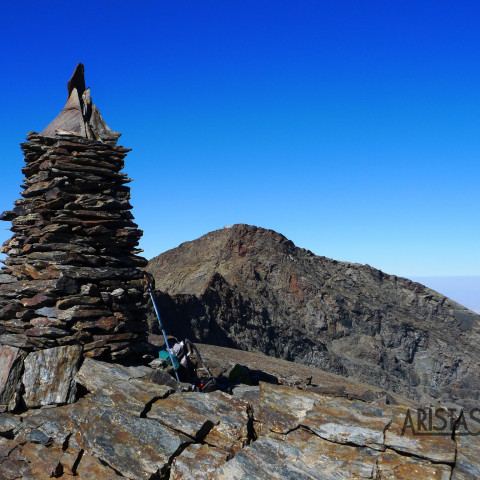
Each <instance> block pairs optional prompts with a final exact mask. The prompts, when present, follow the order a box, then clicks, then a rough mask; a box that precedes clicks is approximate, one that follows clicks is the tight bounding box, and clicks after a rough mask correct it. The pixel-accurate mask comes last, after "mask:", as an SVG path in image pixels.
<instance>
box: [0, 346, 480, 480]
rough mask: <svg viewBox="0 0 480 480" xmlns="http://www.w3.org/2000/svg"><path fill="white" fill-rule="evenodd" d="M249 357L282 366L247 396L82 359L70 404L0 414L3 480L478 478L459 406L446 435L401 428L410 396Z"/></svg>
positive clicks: (473, 441) (146, 369) (472, 447)
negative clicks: (186, 386) (185, 386)
mask: <svg viewBox="0 0 480 480" xmlns="http://www.w3.org/2000/svg"><path fill="white" fill-rule="evenodd" d="M200 350H201V352H202V353H208V352H206V350H205V348H204V347H203V346H201V347H200ZM232 353H233V352H232ZM205 356H208V355H205ZM249 361H251V363H252V364H254V363H255V364H261V365H263V366H264V369H265V371H264V372H265V373H268V374H270V377H271V378H274V377H275V376H278V379H277V381H276V382H273V383H263V382H262V383H260V385H259V386H256V387H252V386H251V387H248V388H249V389H251V392H253V391H255V392H256V397H257V398H256V401H255V402H253V403H252V402H250V401H248V400H245V399H244V398H242V393H240V395H237V390H238V389H240V391H241V388H240V387H235V388H234V390H233V395H228V394H225V393H221V392H214V393H209V394H202V393H198V392H181V391H178V390H177V391H175V390H174V389H171V388H166V387H165V386H164V385H158V384H155V383H154V382H153V381H152V378H153V377H154V375H153V372H152V369H150V368H149V367H146V366H137V367H135V366H130V367H125V366H121V365H118V364H111V363H104V362H100V361H98V360H95V359H86V360H85V362H84V363H83V365H82V367H81V369H80V370H79V372H78V374H77V377H76V380H77V381H78V382H79V383H80V384H81V385H82V387H83V388H84V396H83V397H82V398H81V399H79V400H78V401H77V402H76V403H74V404H69V405H64V406H59V407H54V408H47V409H35V410H29V411H28V412H25V413H23V414H22V415H12V414H9V413H3V414H0V478H2V479H3V478H4V479H8V480H10V479H11V480H14V479H15V480H27V479H31V478H36V479H43V478H63V479H67V478H77V479H78V480H90V479H91V478H102V479H103V478H105V479H120V478H129V479H132V480H137V479H138V480H153V479H167V478H169V479H171V480H180V479H183V480H185V479H192V480H193V479H195V480H200V479H205V480H214V479H217V480H220V479H225V480H227V479H228V480H230V479H232V478H235V479H245V480H247V479H250V480H251V479H262V480H266V479H278V480H284V479H292V480H293V479H295V480H298V479H308V480H312V479H318V480H325V479H338V478H349V479H350V478H351V479H364V478H371V479H405V480H410V479H417V478H418V479H420V478H421V479H438V480H448V479H450V478H456V479H463V480H474V479H476V478H478V472H479V470H478V468H479V461H478V451H479V450H478V442H477V438H478V437H473V436H470V437H467V436H465V433H466V431H465V429H464V428H463V427H462V426H461V425H460V423H459V422H458V421H457V420H458V415H459V413H460V410H456V412H455V415H456V417H455V423H454V424H453V425H448V426H447V428H446V429H445V431H443V432H442V433H443V435H441V436H439V435H431V436H428V435H414V434H412V432H411V431H407V432H403V433H402V430H403V429H402V426H403V424H404V420H405V415H406V412H407V411H410V410H412V409H413V407H412V404H411V402H409V401H408V400H406V399H405V402H406V403H405V405H393V406H392V405H386V404H385V403H384V402H382V401H378V400H373V401H372V400H360V399H359V398H360V397H363V394H362V392H363V393H365V392H368V391H370V389H372V388H374V387H371V386H368V385H362V384H359V383H354V382H351V381H346V380H343V379H341V378H338V377H336V376H335V375H332V374H327V373H325V372H322V371H319V370H316V369H313V368H307V367H304V370H302V372H301V373H300V374H301V375H303V373H304V372H306V371H307V370H308V373H309V378H310V379H323V380H324V382H325V384H326V385H333V384H334V383H336V384H337V386H338V391H339V392H342V391H343V392H345V393H344V394H340V393H337V394H332V393H324V392H323V393H319V391H320V390H318V391H313V390H311V389H309V388H307V386H306V385H305V383H303V384H302V385H299V386H295V385H279V384H278V383H279V382H283V383H287V382H288V380H287V378H290V375H289V369H288V366H287V365H286V364H287V363H288V362H284V361H277V362H275V365H274V368H273V370H271V369H270V365H269V359H268V358H267V357H265V356H263V355H260V354H256V355H254V354H250V355H249ZM224 367H226V365H225V364H224ZM291 367H292V368H295V366H294V365H291ZM305 369H306V370H305ZM274 374H275V375H274ZM343 382H345V383H343ZM313 387H315V386H312V388H313ZM317 387H321V385H317ZM155 389H157V392H155ZM353 394H355V395H356V396H357V397H358V398H352V395H353ZM365 398H366V397H365ZM397 400H398V401H402V399H400V398H398V397H397ZM141 405H143V408H141ZM412 411H413V410H412ZM437 420H438V419H437Z"/></svg>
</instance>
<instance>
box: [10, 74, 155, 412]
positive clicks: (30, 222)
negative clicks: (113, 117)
mask: <svg viewBox="0 0 480 480" xmlns="http://www.w3.org/2000/svg"><path fill="white" fill-rule="evenodd" d="M68 93H69V96H68V101H67V104H66V106H65V108H64V109H63V110H62V112H61V113H60V114H59V115H58V116H57V118H56V119H55V120H54V121H53V122H52V123H51V124H50V125H48V126H47V127H46V128H45V130H44V131H43V132H42V133H41V134H38V133H35V132H30V133H29V134H28V136H27V140H28V141H27V142H26V143H22V144H21V148H22V150H23V152H24V154H25V159H24V160H25V163H26V165H25V166H24V167H23V169H22V172H23V173H24V175H25V178H24V180H23V182H24V184H23V185H22V187H23V191H22V192H21V196H22V198H20V199H19V200H17V201H15V207H14V209H13V210H12V211H7V212H4V213H3V214H2V215H1V216H0V219H2V220H7V221H11V222H12V228H11V230H12V232H13V237H12V238H10V240H8V241H7V242H5V243H4V245H3V248H2V249H1V251H2V253H5V254H6V255H7V258H6V260H5V261H4V264H5V265H4V266H3V267H2V269H1V271H0V367H1V368H0V370H1V371H0V411H1V410H2V408H4V409H6V408H10V409H12V408H15V406H16V405H19V404H23V405H25V404H26V405H28V406H31V407H35V406H38V405H42V404H48V403H65V402H68V401H71V400H72V399H73V398H74V395H73V396H72V389H71V388H70V387H71V386H70V385H67V386H66V385H58V382H57V381H52V382H46V383H45V382H44V383H41V382H40V384H38V378H37V379H36V378H32V376H33V377H35V376H38V372H39V371H40V370H41V365H39V362H40V363H42V362H43V363H45V362H46V359H48V365H49V366H52V365H53V366H54V365H57V364H58V365H59V368H60V366H61V372H60V370H59V372H57V374H58V375H55V372H53V377H52V378H53V379H55V378H62V379H63V380H62V381H61V382H62V383H65V382H67V383H68V382H70V381H71V378H72V375H74V373H75V372H76V369H77V368H78V365H79V362H80V361H81V358H82V356H90V357H101V358H105V359H112V360H116V359H120V358H123V357H127V356H129V355H131V354H132V353H136V352H139V351H142V349H143V346H144V345H145V332H146V330H147V324H146V320H145V299H146V296H145V293H144V289H143V279H142V271H141V270H140V268H141V267H143V266H145V265H146V263H147V261H146V260H145V259H144V258H143V257H140V256H138V255H137V253H139V252H141V250H138V249H136V247H137V245H138V241H139V239H140V237H141V235H142V232H141V230H139V229H138V226H137V225H136V224H135V223H134V222H133V215H132V214H131V212H130V209H131V208H132V206H131V205H130V203H129V199H130V188H129V187H127V186H126V184H127V183H128V182H130V181H131V180H130V179H129V178H128V177H127V176H126V174H125V173H122V172H121V170H122V168H123V167H124V157H125V155H126V153H127V152H128V151H129V150H128V149H125V148H123V147H121V146H117V145H116V141H117V139H118V137H119V135H120V134H118V133H115V132H112V131H111V130H110V129H109V128H108V127H107V125H106V124H105V122H104V121H103V120H102V117H101V115H100V113H99V111H98V109H97V108H96V107H95V105H93V104H92V102H91V99H90V95H89V90H88V89H87V90H86V89H85V81H84V78H83V65H82V64H79V65H78V66H77V68H76V70H75V72H74V74H73V76H72V78H71V80H70V81H69V83H68ZM65 362H67V363H68V364H69V366H66V365H65ZM55 383H57V385H55ZM55 388H57V390H58V391H57V390H55V391H52V389H55ZM29 389H30V390H32V391H28V390H29ZM42 389H47V390H49V391H46V392H42ZM62 392H63V393H62ZM22 396H23V398H21V397H22ZM27 399H28V401H26V400H27ZM32 399H33V400H32ZM52 399H54V400H52ZM2 405H3V406H4V407H2Z"/></svg>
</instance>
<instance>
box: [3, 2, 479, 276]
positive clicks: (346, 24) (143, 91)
mask: <svg viewBox="0 0 480 480" xmlns="http://www.w3.org/2000/svg"><path fill="white" fill-rule="evenodd" d="M479 24H480V3H479V2H478V1H471V2H467V1H456V2H452V1H448V2H447V1H420V2H419V1H418V0H417V1H400V0H398V1H388V0H383V1H363V2H360V1H320V0H317V1H313V0H311V1H306V0H299V1H283V0H268V1H264V0H242V1H225V0H215V1H214V0H212V1H198V0H196V1H181V0H175V1H163V0H157V1H135V2H133V1H128V2H127V1H115V2H114V1H98V0H97V1H95V2H93V1H82V2H77V3H76V4H72V3H71V2H65V1H61V2H60V1H51V0H49V1H48V2H31V1H28V2H27V1H17V2H6V3H5V4H4V5H3V6H2V18H1V29H0V40H1V45H2V49H1V52H0V60H1V65H2V74H1V77H0V87H1V92H2V94H1V96H0V107H1V116H0V135H1V137H0V145H1V151H0V156H1V159H2V176H3V182H2V189H1V192H0V201H1V204H0V209H1V210H5V209H10V208H12V206H13V201H14V200H15V199H17V198H19V191H20V188H19V184H20V183H21V180H22V174H21V172H20V169H21V166H22V164H23V161H22V158H23V157H22V154H21V151H20V149H19V146H18V144H19V143H20V142H21V141H24V138H25V135H26V133H27V132H28V131H30V130H36V131H41V130H42V129H43V128H44V127H45V126H46V125H47V124H48V123H49V122H50V121H51V120H52V119H53V118H54V117H55V116H56V115H57V113H58V112H59V111H60V110H61V109H62V107H63V105H64V103H65V100H66V82H67V80H68V78H69V77H70V75H71V73H72V71H73V69H74V67H75V65H76V63H77V62H79V61H81V62H83V63H84V64H85V69H86V82H87V85H89V86H90V87H91V88H92V98H93V100H94V102H95V103H96V104H97V106H98V107H99V108H100V111H101V112H102V114H103V117H104V119H105V120H106V122H107V123H108V124H109V125H110V127H111V128H112V129H114V130H118V131H121V132H123V136H122V137H121V139H120V143H121V144H123V145H124V146H127V147H130V148H133V151H132V152H131V153H130V154H129V155H128V157H127V164H126V168H125V172H126V173H128V174H129V176H131V177H133V178H134V182H133V183H131V184H130V185H131V188H132V202H133V205H134V207H135V208H134V210H133V213H134V215H135V218H136V221H137V223H138V224H139V225H140V227H141V228H142V229H143V230H144V237H143V240H142V244H141V246H142V248H144V249H145V256H146V257H147V258H151V257H152V256H154V255H156V254H158V253H160V252H162V251H165V250H167V249H169V248H173V247H175V246H177V245H178V244H180V243H181V242H183V241H186V240H192V239H194V238H197V237H199V236H201V235H203V234H204V233H207V232H208V231H211V230H214V229H217V228H222V227H223V225H225V224H228V225H230V224H234V223H248V224H254V225H258V226H262V227H266V228H272V229H274V230H276V231H279V232H281V233H283V234H284V235H285V236H287V237H288V238H290V239H291V240H293V241H294V242H295V243H296V244H297V245H298V246H301V247H305V248H308V249H310V250H312V251H313V252H315V253H317V254H319V255H325V256H327V257H331V258H335V259H338V260H346V261H352V262H359V263H368V264H370V265H372V266H374V267H377V268H380V269H382V270H383V271H385V272H388V273H392V274H397V275H402V276H450V275H480V254H479V248H478V244H479V238H480V222H479V207H480V193H479V192H480V189H479V178H480V166H479V165H480V163H479V153H480V135H479V131H480V108H479V107H480V62H479V59H480V29H479ZM4 226H5V227H7V226H8V224H6V223H5V225H4ZM9 236H10V232H8V231H3V230H2V233H1V235H0V241H1V242H3V241H5V240H6V239H7V238H8V237H9Z"/></svg>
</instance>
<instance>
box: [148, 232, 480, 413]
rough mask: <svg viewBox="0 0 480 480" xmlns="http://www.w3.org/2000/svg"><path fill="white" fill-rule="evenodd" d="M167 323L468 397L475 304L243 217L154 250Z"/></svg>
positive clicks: (206, 336) (471, 400)
mask: <svg viewBox="0 0 480 480" xmlns="http://www.w3.org/2000/svg"><path fill="white" fill-rule="evenodd" d="M147 269H148V270H149V271H150V272H151V273H152V274H153V275H154V277H155V280H156V285H157V293H158V297H159V300H160V305H161V313H162V316H163V320H164V322H165V325H166V326H167V330H168V331H170V332H172V333H174V334H176V335H177V336H182V337H189V338H191V339H192V340H197V341H202V342H204V343H210V344H215V345H220V346H227V347H234V348H240V349H243V350H250V351H259V352H263V353H265V354H267V355H270V356H275V357H279V358H283V359H287V360H292V361H295V362H300V363H303V364H307V365H313V366H316V367H319V368H321V369H323V370H326V371H329V372H333V373H336V374H340V375H342V376H345V377H348V378H351V379H356V380H359V381H363V382H366V383H369V384H373V385H376V386H378V387H381V388H384V389H386V390H390V391H393V392H397V393H399V394H402V395H405V396H407V397H409V398H414V399H417V400H420V401H422V402H424V403H428V402H453V403H459V404H462V405H465V406H471V407H478V398H479V393H480V380H479V378H480V367H479V365H480V322H479V319H480V317H479V315H477V314H476V313H474V312H472V311H470V310H468V309H466V308H464V307H463V306H461V305H459V304H458V303H456V302H454V301H452V300H450V299H448V298H446V297H445V296H443V295H441V294H439V293H437V292H435V291H433V290H430V289H429V288H427V287H425V286H423V285H420V284H419V283H415V282H412V281H410V280H408V279H406V278H400V277H397V276H395V275H388V274H386V273H383V272H382V271H380V270H377V269H375V268H372V267H370V266H368V265H360V264H354V263H347V262H340V261H336V260H331V259H329V258H326V257H321V256H317V255H314V254H313V253H312V252H310V251H308V250H305V249H302V248H298V247H296V246H295V245H294V244H293V243H292V242H291V241H289V240H288V239H287V238H285V237H284V236H283V235H281V234H279V233H276V232H274V231H272V230H266V229H263V228H258V227H254V226H248V225H242V224H241V225H235V226H233V227H229V228H224V229H222V230H217V231H214V232H211V233H208V234H207V235H205V236H203V237H201V238H199V239H197V240H194V241H191V242H186V243H183V244H181V245H180V246H179V247H177V248H175V249H173V250H170V251H168V252H165V253H163V254H161V255H159V256H158V257H155V258H153V259H152V260H151V261H150V262H149V265H148V267H147Z"/></svg>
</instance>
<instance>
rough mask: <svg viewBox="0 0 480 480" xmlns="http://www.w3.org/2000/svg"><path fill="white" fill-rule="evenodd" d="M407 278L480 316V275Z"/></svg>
mask: <svg viewBox="0 0 480 480" xmlns="http://www.w3.org/2000/svg"><path fill="white" fill-rule="evenodd" d="M407 278H409V279H410V280H414V281H415V282H418V283H421V284H423V285H425V286H426V287H428V288H431V289H432V290H435V291H437V292H439V293H441V294H442V295H445V296H446V297H448V298H450V299H452V300H455V301H456V302H458V303H460V305H463V306H464V307H467V308H469V309H470V310H473V311H474V312H476V313H478V314H480V275H450V276H445V275H444V276H423V277H417V276H411V277H407Z"/></svg>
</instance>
